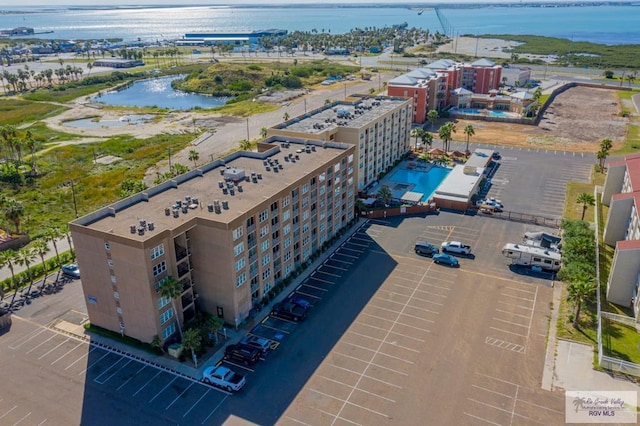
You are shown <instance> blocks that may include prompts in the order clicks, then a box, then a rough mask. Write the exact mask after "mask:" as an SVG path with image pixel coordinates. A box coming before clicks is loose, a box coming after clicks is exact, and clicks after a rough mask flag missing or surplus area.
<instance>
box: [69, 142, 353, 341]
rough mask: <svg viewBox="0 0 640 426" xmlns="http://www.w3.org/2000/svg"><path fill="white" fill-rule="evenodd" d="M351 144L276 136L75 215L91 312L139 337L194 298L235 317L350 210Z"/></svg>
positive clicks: (165, 326)
mask: <svg viewBox="0 0 640 426" xmlns="http://www.w3.org/2000/svg"><path fill="white" fill-rule="evenodd" d="M354 153H355V148H354V147H353V146H352V145H348V144H342V143H337V142H318V141H304V140H301V139H295V138H288V140H287V141H286V142H285V141H284V140H282V139H281V138H276V137H272V138H269V139H268V140H267V141H265V142H264V143H260V144H259V145H258V152H237V153H234V154H232V155H230V156H228V157H226V158H225V159H224V160H219V161H215V162H212V163H209V164H206V165H203V166H201V167H199V168H197V169H196V170H193V171H191V172H189V173H187V174H184V175H181V176H178V177H176V178H175V179H173V180H170V181H168V182H165V183H163V184H161V185H159V186H156V187H153V188H150V189H148V190H146V191H144V192H142V193H139V194H137V195H134V196H132V197H129V198H127V199H125V200H122V201H120V202H118V203H116V204H113V205H111V206H108V207H105V208H103V209H100V210H98V211H95V212H93V213H91V214H89V215H87V216H85V217H82V218H80V219H77V220H76V221H74V222H72V223H71V224H70V228H71V232H72V235H73V240H74V243H75V247H76V250H77V257H78V263H79V266H80V269H81V270H82V286H83V290H84V293H85V297H86V302H87V309H88V313H89V319H90V321H91V323H92V324H95V325H97V326H100V327H103V328H106V329H109V330H114V331H117V332H122V333H124V334H125V335H127V336H131V337H134V338H136V339H139V340H141V341H144V342H149V341H151V340H152V339H153V337H154V336H156V335H157V336H159V337H160V338H161V339H162V340H163V341H167V340H172V336H175V334H176V332H177V328H176V327H177V325H178V324H177V323H176V319H177V318H178V319H179V320H180V324H184V321H189V320H190V319H192V318H193V317H194V316H195V313H196V311H197V309H200V310H204V311H207V312H209V313H211V314H213V315H218V316H220V317H223V318H224V320H225V321H226V322H227V323H230V324H237V323H239V322H240V321H242V320H243V319H244V318H245V317H246V316H247V315H248V313H249V311H250V309H251V308H252V306H253V305H254V304H255V303H257V302H258V301H260V300H261V299H262V297H263V296H264V295H265V294H266V293H268V292H269V290H270V289H271V288H272V287H273V286H274V285H275V284H276V283H278V282H279V281H280V280H282V279H284V278H285V277H287V276H288V275H290V274H291V273H292V271H294V270H295V269H296V268H297V267H298V266H300V265H302V264H304V262H305V261H307V260H308V259H309V257H310V256H311V254H312V253H313V252H314V251H316V250H318V249H320V248H321V246H322V244H323V243H324V242H325V241H327V240H328V239H330V238H331V237H332V236H333V235H334V234H335V233H336V232H337V231H338V230H340V229H341V228H343V227H344V226H345V225H346V224H347V222H348V221H350V220H351V219H353V215H354V213H353V200H354V195H355V155H354ZM169 277H171V278H174V279H177V280H178V281H179V282H180V283H181V284H182V294H181V295H180V296H179V297H177V298H176V299H174V302H175V306H176V310H175V311H174V309H173V307H172V303H171V300H170V299H169V298H167V297H163V296H162V295H161V291H160V287H161V286H162V284H163V283H164V282H166V280H168V279H169ZM176 317H177V318H176Z"/></svg>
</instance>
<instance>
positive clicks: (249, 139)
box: [247, 117, 251, 142]
mask: <svg viewBox="0 0 640 426" xmlns="http://www.w3.org/2000/svg"><path fill="white" fill-rule="evenodd" d="M247 141H249V142H251V138H250V137H249V117H247Z"/></svg>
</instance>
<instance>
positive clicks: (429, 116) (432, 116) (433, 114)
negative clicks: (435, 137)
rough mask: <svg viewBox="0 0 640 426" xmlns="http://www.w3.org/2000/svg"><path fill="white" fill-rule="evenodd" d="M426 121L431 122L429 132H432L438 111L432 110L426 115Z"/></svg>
mask: <svg viewBox="0 0 640 426" xmlns="http://www.w3.org/2000/svg"><path fill="white" fill-rule="evenodd" d="M427 120H429V121H430V122H431V130H433V126H434V124H436V121H437V120H438V110H435V109H432V110H431V111H429V112H428V113H427Z"/></svg>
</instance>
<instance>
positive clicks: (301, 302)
mask: <svg viewBox="0 0 640 426" xmlns="http://www.w3.org/2000/svg"><path fill="white" fill-rule="evenodd" d="M287 300H288V301H289V302H291V303H293V304H294V305H296V306H299V307H301V308H302V309H304V310H305V311H308V310H309V309H311V306H313V305H311V302H309V301H308V300H307V299H305V298H303V297H300V296H298V295H297V294H295V293H294V294H293V295H292V296H289V298H288V299H287Z"/></svg>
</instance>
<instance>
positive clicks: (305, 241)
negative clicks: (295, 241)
mask: <svg viewBox="0 0 640 426" xmlns="http://www.w3.org/2000/svg"><path fill="white" fill-rule="evenodd" d="M307 244H309V236H308V235H307V236H306V237H304V238H303V239H302V245H303V246H306V245H307Z"/></svg>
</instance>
